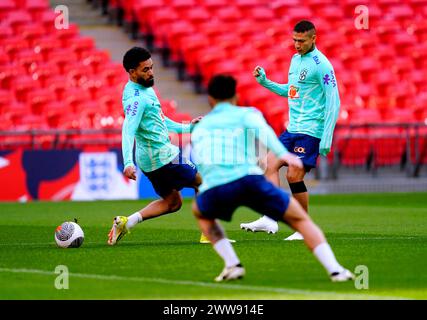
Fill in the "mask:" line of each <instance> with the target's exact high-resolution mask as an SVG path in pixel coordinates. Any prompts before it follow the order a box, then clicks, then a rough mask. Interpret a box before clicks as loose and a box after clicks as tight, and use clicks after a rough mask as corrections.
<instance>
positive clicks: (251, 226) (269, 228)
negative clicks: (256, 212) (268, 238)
mask: <svg viewBox="0 0 427 320" xmlns="http://www.w3.org/2000/svg"><path fill="white" fill-rule="evenodd" d="M240 228H241V229H243V230H246V231H252V232H258V231H263V232H267V233H271V234H274V233H277V231H278V230H279V224H278V223H277V221H274V220H273V219H270V218H269V217H267V216H262V217H261V218H259V219H258V220H255V221H253V222H250V223H241V224H240Z"/></svg>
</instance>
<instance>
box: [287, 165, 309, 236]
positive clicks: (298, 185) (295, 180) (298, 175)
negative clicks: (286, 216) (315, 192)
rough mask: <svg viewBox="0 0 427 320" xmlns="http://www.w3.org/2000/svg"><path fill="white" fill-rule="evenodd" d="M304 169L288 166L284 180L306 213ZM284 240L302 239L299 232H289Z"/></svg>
mask: <svg viewBox="0 0 427 320" xmlns="http://www.w3.org/2000/svg"><path fill="white" fill-rule="evenodd" d="M305 173H306V171H305V169H304V168H297V167H288V169H287V171H286V180H287V181H288V184H289V187H290V189H291V192H292V196H293V197H294V198H295V199H296V200H297V201H298V202H299V204H300V205H301V206H302V208H303V209H304V211H305V212H307V213H308V192H307V188H306V186H305V184H304V177H305ZM285 240H303V236H302V235H301V233H299V232H295V233H293V234H291V235H290V236H289V237H287V238H285Z"/></svg>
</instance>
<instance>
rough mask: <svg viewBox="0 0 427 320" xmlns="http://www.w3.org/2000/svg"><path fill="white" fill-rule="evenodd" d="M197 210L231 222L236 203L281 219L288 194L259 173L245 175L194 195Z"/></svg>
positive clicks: (208, 215)
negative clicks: (195, 196)
mask: <svg viewBox="0 0 427 320" xmlns="http://www.w3.org/2000/svg"><path fill="white" fill-rule="evenodd" d="M196 201H197V206H198V207H199V211H200V213H201V214H202V215H203V216H204V217H206V218H208V219H221V220H225V221H231V217H232V215H233V212H234V211H235V210H236V209H237V208H238V207H240V206H245V207H248V208H251V209H252V210H254V211H256V212H259V213H261V214H264V215H267V216H269V217H270V218H272V219H274V220H276V221H277V220H283V219H282V218H283V214H284V213H285V211H286V210H287V209H288V205H289V195H288V194H287V193H285V192H284V191H283V190H281V189H279V188H277V187H275V186H274V185H273V184H272V183H271V182H269V181H268V180H267V179H266V178H265V177H264V176H262V175H249V176H245V177H243V178H240V179H238V180H235V181H232V182H229V183H226V184H224V185H221V186H217V187H214V188H212V189H209V190H206V191H205V192H203V193H201V194H199V195H198V196H197V198H196Z"/></svg>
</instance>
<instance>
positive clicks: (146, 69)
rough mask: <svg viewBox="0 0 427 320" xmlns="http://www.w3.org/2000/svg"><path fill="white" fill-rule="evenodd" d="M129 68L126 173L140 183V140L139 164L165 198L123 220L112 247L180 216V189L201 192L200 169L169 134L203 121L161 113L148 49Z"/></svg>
mask: <svg viewBox="0 0 427 320" xmlns="http://www.w3.org/2000/svg"><path fill="white" fill-rule="evenodd" d="M123 67H124V68H125V70H126V72H128V73H129V81H128V83H127V84H126V86H125V88H124V91H123V98H122V103H123V109H124V112H125V121H124V123H123V128H122V152H123V160H124V171H123V173H124V175H125V176H126V177H128V178H129V179H132V180H136V168H135V164H134V163H133V145H134V141H135V140H136V148H135V149H136V152H135V153H136V155H135V159H136V163H137V165H138V167H139V168H140V169H141V170H142V172H143V173H144V175H145V176H146V177H147V178H148V179H149V180H150V181H151V183H152V185H153V187H154V190H155V191H156V193H157V194H158V195H159V196H160V197H161V199H159V200H156V201H153V202H151V203H150V204H149V205H147V206H146V207H145V208H143V209H141V210H140V211H137V212H135V213H134V214H131V215H130V216H128V217H126V216H117V217H115V218H114V220H113V226H112V228H111V231H110V233H109V234H108V244H109V245H115V244H116V243H117V242H118V241H119V240H120V239H122V238H123V236H124V235H126V234H127V233H128V232H129V230H130V229H131V228H133V227H134V226H135V225H136V224H137V223H139V222H142V221H145V220H148V219H152V218H156V217H158V216H161V215H163V214H167V213H171V212H176V211H178V210H179V209H180V208H181V205H182V198H181V194H180V192H179V191H180V190H181V189H182V188H184V187H190V188H194V189H195V190H196V191H197V188H198V186H199V185H200V183H201V178H200V175H199V174H198V173H197V169H196V167H195V165H194V164H193V163H192V162H191V161H189V160H187V159H184V158H183V157H182V155H181V152H180V150H179V148H178V147H177V146H175V145H173V144H172V143H171V141H170V139H169V134H168V132H169V131H171V132H175V133H186V132H191V130H192V129H193V127H194V125H195V124H196V123H197V122H198V121H199V120H200V118H196V119H194V120H193V121H191V123H190V124H181V123H177V122H174V121H172V120H170V119H169V118H167V117H166V116H165V115H164V114H163V112H162V109H161V105H160V101H159V99H158V98H157V96H156V93H155V91H154V89H153V88H152V87H153V85H154V72H153V60H152V59H151V54H150V52H149V51H147V50H146V49H144V48H139V47H134V48H132V49H130V50H129V51H127V52H126V54H125V55H124V57H123Z"/></svg>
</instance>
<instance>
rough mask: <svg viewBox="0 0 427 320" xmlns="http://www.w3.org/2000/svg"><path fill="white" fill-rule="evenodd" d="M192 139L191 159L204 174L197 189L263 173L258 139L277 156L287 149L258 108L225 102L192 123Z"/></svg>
mask: <svg viewBox="0 0 427 320" xmlns="http://www.w3.org/2000/svg"><path fill="white" fill-rule="evenodd" d="M191 142H192V160H193V162H194V163H195V164H196V166H197V169H198V170H199V172H200V174H201V176H202V178H203V182H202V185H201V186H200V188H199V191H200V192H204V191H206V190H208V189H211V188H213V187H215V186H219V185H222V184H225V183H229V182H231V181H234V180H237V179H240V178H242V177H244V176H247V175H262V174H263V173H264V172H263V170H262V169H261V168H260V167H259V165H258V156H257V153H259V152H260V149H259V148H257V146H259V145H257V142H261V143H262V144H263V145H264V146H265V147H267V149H269V150H271V151H272V152H273V153H274V154H275V155H276V156H277V157H279V158H281V157H283V156H284V155H285V154H286V153H287V152H288V151H287V150H286V149H285V147H284V146H283V145H282V143H281V142H280V141H279V140H278V139H277V137H276V135H275V133H274V131H273V129H271V128H270V127H269V126H268V124H267V123H266V122H265V120H264V118H263V117H262V115H261V113H260V112H259V111H258V110H256V109H255V108H245V107H236V106H233V105H232V104H230V103H226V102H224V103H219V104H217V105H216V106H215V108H214V109H213V110H212V111H211V112H209V113H208V114H207V115H206V116H205V117H204V118H203V119H202V120H201V121H200V122H199V123H198V124H197V126H195V128H194V130H193V132H192V135H191Z"/></svg>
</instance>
